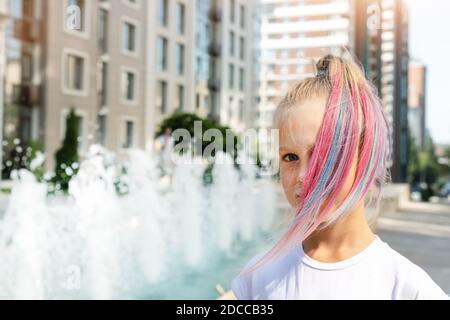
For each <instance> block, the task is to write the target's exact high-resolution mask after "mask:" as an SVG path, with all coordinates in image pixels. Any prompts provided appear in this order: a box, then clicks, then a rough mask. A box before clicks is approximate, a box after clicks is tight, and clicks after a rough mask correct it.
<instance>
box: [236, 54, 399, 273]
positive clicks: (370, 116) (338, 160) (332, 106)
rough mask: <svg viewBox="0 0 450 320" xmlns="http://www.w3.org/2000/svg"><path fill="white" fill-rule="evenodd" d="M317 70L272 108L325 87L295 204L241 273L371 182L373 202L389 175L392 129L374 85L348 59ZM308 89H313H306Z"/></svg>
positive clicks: (362, 194) (331, 217) (347, 206)
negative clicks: (278, 232)
mask: <svg viewBox="0 0 450 320" xmlns="http://www.w3.org/2000/svg"><path fill="white" fill-rule="evenodd" d="M317 69H318V73H317V76H316V77H315V78H308V79H306V80H304V82H303V83H301V84H299V85H297V86H296V87H295V88H293V89H292V90H291V92H288V93H287V94H286V96H285V98H284V99H283V100H282V101H281V102H280V104H279V106H278V108H277V113H282V112H285V110H283V109H287V108H291V107H293V106H295V105H296V104H298V103H299V99H300V98H299V97H306V96H314V95H319V94H320V93H319V91H321V92H324V91H326V92H328V101H327V105H326V109H325V114H324V117H323V120H322V124H321V127H320V129H319V132H318V134H317V137H316V142H315V146H314V149H313V152H312V155H311V158H310V160H309V163H308V168H307V172H306V174H305V181H304V185H303V190H302V194H301V198H300V206H299V208H297V211H296V215H295V218H294V220H293V222H292V224H291V225H290V227H289V228H288V230H287V231H286V232H285V234H284V235H283V236H282V238H281V239H280V240H279V241H278V242H277V243H276V244H275V245H274V247H273V248H271V249H270V250H269V251H268V252H267V253H266V254H265V255H264V256H263V257H262V258H261V259H260V260H259V261H257V263H255V264H253V265H252V266H250V268H248V269H247V270H244V273H245V272H251V271H254V270H256V269H257V268H259V267H261V266H262V265H263V264H265V263H266V262H268V261H269V260H271V259H275V258H276V257H278V256H279V255H281V254H282V253H283V252H286V251H287V250H289V249H291V248H293V247H294V246H297V245H301V243H302V241H303V240H304V239H306V238H307V237H308V236H309V235H310V234H311V233H313V232H314V231H315V230H317V228H318V226H319V225H320V228H321V229H322V228H324V227H326V226H328V225H330V224H332V223H334V222H336V221H337V220H338V219H340V218H342V217H343V216H345V214H346V213H348V212H349V211H350V210H351V209H352V208H354V206H355V205H356V204H357V203H359V202H360V201H361V200H363V199H365V198H366V196H367V195H368V192H369V191H370V189H371V187H376V188H377V193H376V197H375V199H376V204H378V202H379V200H380V194H381V188H382V185H383V184H384V182H385V180H386V177H387V176H388V168H387V163H388V162H389V161H390V157H391V134H390V128H389V124H388V122H387V120H386V117H385V114H384V113H383V110H382V104H381V102H380V100H379V98H378V97H377V93H376V90H375V89H374V88H373V86H372V85H371V84H370V83H369V82H368V81H367V80H366V79H365V78H364V74H363V72H362V71H361V69H360V68H359V67H358V66H357V65H356V64H355V63H354V62H353V61H351V60H344V59H342V58H338V57H335V56H333V55H327V56H325V57H323V58H322V59H320V60H319V62H318V63H317ZM308 88H309V90H310V91H312V92H310V93H308V92H306V90H308ZM311 88H312V89H311ZM303 91H305V92H303ZM355 156H356V157H357V159H358V163H357V166H356V172H355V178H354V181H353V184H352V186H351V189H350V191H349V193H348V194H347V196H346V198H345V199H344V201H342V202H341V203H339V204H338V206H337V207H336V204H337V198H338V195H339V193H340V192H341V190H342V187H343V185H344V184H345V183H346V180H347V178H348V176H349V173H350V170H351V167H352V163H353V159H355Z"/></svg>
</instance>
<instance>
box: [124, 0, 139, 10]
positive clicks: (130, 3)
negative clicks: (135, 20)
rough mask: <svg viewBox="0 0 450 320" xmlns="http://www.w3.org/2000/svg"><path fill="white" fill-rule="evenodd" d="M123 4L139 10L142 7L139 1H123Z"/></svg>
mask: <svg viewBox="0 0 450 320" xmlns="http://www.w3.org/2000/svg"><path fill="white" fill-rule="evenodd" d="M123 2H124V3H125V4H126V5H128V6H129V7H131V8H133V9H138V8H139V5H140V3H139V1H138V0H123Z"/></svg>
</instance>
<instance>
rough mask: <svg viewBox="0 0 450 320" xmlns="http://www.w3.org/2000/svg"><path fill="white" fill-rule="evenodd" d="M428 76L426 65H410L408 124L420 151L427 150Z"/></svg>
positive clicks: (416, 62) (418, 63) (412, 63)
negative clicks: (426, 93)
mask: <svg viewBox="0 0 450 320" xmlns="http://www.w3.org/2000/svg"><path fill="white" fill-rule="evenodd" d="M426 74H427V69H426V66H425V65H424V64H422V63H420V62H418V61H411V62H410V63H409V71H408V77H409V80H408V89H409V90H408V107H409V109H408V124H409V128H410V130H411V135H412V137H413V138H414V143H415V144H416V146H417V149H418V150H420V151H424V150H425V130H426V127H425V117H426V112H425V111H426V103H425V102H426V96H425V92H426Z"/></svg>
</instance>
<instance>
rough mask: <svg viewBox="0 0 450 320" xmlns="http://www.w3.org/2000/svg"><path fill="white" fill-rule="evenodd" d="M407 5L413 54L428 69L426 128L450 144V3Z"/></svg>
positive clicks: (414, 1) (410, 0) (424, 0)
mask: <svg viewBox="0 0 450 320" xmlns="http://www.w3.org/2000/svg"><path fill="white" fill-rule="evenodd" d="M406 3H407V4H408V7H409V13H410V16H409V21H410V29H409V41H410V42H409V50H410V55H411V58H412V59H415V60H419V61H421V62H422V63H424V64H425V65H426V67H427V91H426V108H427V109H426V113H427V114H426V126H427V128H428V129H429V130H430V133H431V136H432V138H433V141H434V142H435V143H438V144H450V1H449V0H431V1H430V0H407V1H406Z"/></svg>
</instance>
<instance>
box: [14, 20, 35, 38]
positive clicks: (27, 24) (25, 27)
mask: <svg viewBox="0 0 450 320" xmlns="http://www.w3.org/2000/svg"><path fill="white" fill-rule="evenodd" d="M13 26H14V27H13V33H14V37H16V38H19V39H22V40H27V41H38V40H39V39H40V24H39V21H37V20H34V19H14V25H13Z"/></svg>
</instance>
